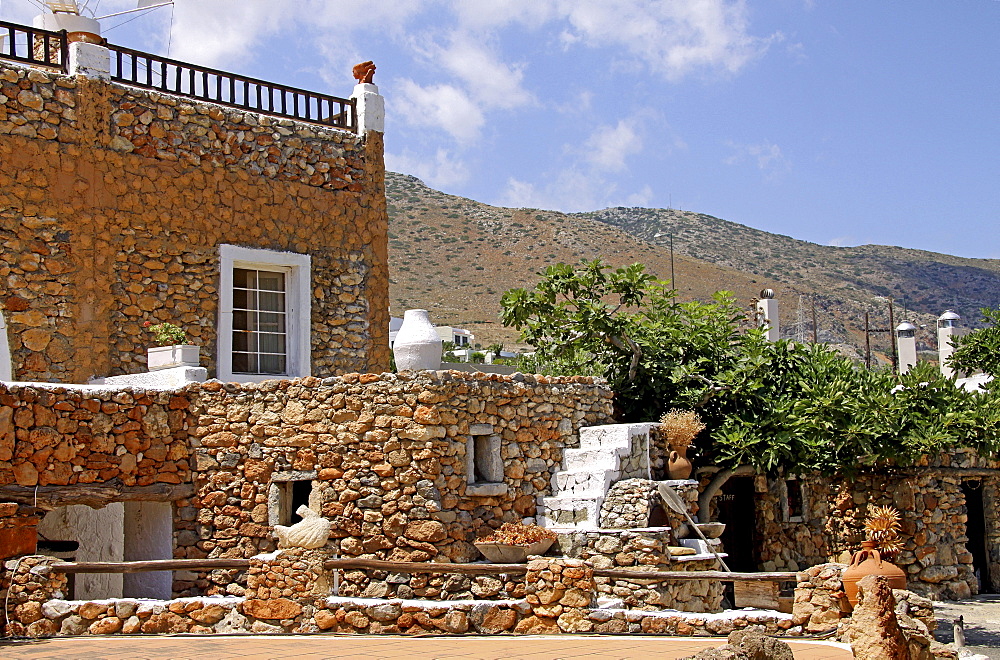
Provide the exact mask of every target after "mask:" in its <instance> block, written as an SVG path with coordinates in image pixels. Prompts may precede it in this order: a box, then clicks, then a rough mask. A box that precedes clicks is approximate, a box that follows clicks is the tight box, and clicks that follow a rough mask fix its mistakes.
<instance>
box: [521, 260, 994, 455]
mask: <svg viewBox="0 0 1000 660" xmlns="http://www.w3.org/2000/svg"><path fill="white" fill-rule="evenodd" d="M502 305H503V316H502V318H503V322H504V324H505V325H509V326H514V327H516V328H519V329H520V330H521V331H522V336H523V338H524V340H525V341H527V342H529V343H531V344H533V345H534V346H535V347H536V349H537V351H538V355H537V356H536V358H537V359H538V360H539V361H541V362H548V363H549V364H556V365H559V368H560V369H562V370H563V373H573V372H577V373H579V371H578V370H581V367H590V368H593V367H594V366H595V365H600V366H601V367H603V375H604V376H605V377H606V378H607V380H608V383H609V385H610V386H611V388H612V389H613V390H614V391H615V393H616V404H617V406H618V409H619V410H618V416H619V418H620V419H621V420H622V421H651V420H655V419H658V418H659V417H660V415H661V414H662V413H663V412H664V411H666V410H668V409H670V408H675V407H679V408H697V409H698V410H699V413H700V414H701V416H702V419H703V420H704V421H706V422H707V424H708V429H707V432H706V433H703V434H702V436H700V437H707V438H708V439H709V442H708V443H707V444H705V443H699V445H700V447H699V450H700V451H701V452H702V454H703V455H704V459H706V460H708V461H709V462H711V463H715V464H717V465H720V466H723V467H735V466H738V465H752V466H755V467H757V468H758V469H761V470H765V471H772V472H775V471H779V470H782V469H793V470H801V471H805V470H819V471H822V472H826V473H834V472H844V471H851V470H853V469H858V468H863V467H866V466H874V465H879V464H886V463H889V462H895V463H897V464H900V463H907V462H911V461H913V460H915V459H916V458H918V457H919V456H921V455H923V454H926V453H934V452H938V451H942V450H946V449H949V448H954V447H959V446H969V447H973V448H976V449H978V450H980V451H982V452H984V453H987V454H990V453H993V452H995V451H996V450H997V448H998V447H997V443H998V437H1000V422H998V413H997V410H998V408H1000V406H997V405H995V404H996V401H995V400H993V399H991V398H989V397H985V396H983V395H977V394H973V393H969V392H966V391H964V390H961V389H959V388H956V387H955V386H954V383H953V381H950V380H948V379H945V378H942V377H941V375H940V373H939V372H938V371H937V370H935V369H933V368H932V367H930V366H929V365H926V364H922V365H917V366H916V367H914V368H913V369H911V370H910V372H909V373H908V374H906V375H904V376H902V377H900V376H898V375H897V374H895V373H894V372H891V371H888V370H871V369H866V368H864V367H863V366H861V365H859V364H857V363H855V362H853V361H852V360H849V359H848V358H846V357H844V356H842V355H840V354H839V353H837V352H835V351H834V350H832V349H830V348H828V347H826V346H825V345H821V344H805V343H797V342H790V341H785V340H782V341H778V342H773V343H772V342H769V341H767V340H766V339H765V337H764V334H763V333H762V332H761V331H760V330H758V329H756V328H747V327H745V326H746V324H745V315H744V314H742V313H741V312H740V310H739V309H738V308H737V307H736V305H735V303H734V302H733V299H732V297H731V296H730V295H729V294H725V293H721V294H716V296H715V298H714V299H713V301H711V302H708V303H702V302H686V303H679V302H677V300H676V297H675V295H674V291H672V290H670V289H669V288H668V287H667V286H666V285H665V283H663V282H659V281H657V280H656V279H655V278H653V277H652V276H650V275H649V274H647V273H646V272H645V270H644V268H643V267H642V266H641V265H639V264H636V265H633V266H628V267H624V268H618V269H615V270H610V269H609V267H608V266H606V265H605V264H603V263H601V262H600V261H592V262H583V263H581V264H580V265H579V266H578V267H576V268H574V267H571V266H568V265H566V264H557V265H555V266H550V267H549V268H547V269H546V271H545V272H544V273H543V274H542V280H541V281H540V282H539V283H538V284H537V285H536V286H535V287H534V288H533V289H530V290H527V289H513V290H511V291H508V292H507V293H506V294H505V295H504V296H503V299H502Z"/></svg>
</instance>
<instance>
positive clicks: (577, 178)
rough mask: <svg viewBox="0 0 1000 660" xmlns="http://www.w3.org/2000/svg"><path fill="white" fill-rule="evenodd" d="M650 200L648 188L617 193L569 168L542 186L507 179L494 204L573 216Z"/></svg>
mask: <svg viewBox="0 0 1000 660" xmlns="http://www.w3.org/2000/svg"><path fill="white" fill-rule="evenodd" d="M652 197H653V191H652V189H650V187H649V186H648V185H646V186H643V187H642V189H640V190H639V191H636V192H632V193H624V192H619V189H618V185H617V184H616V183H614V182H613V181H611V180H610V179H608V178H607V177H605V176H602V175H601V174H600V173H597V172H593V171H589V170H586V169H578V168H576V167H569V168H567V169H564V170H561V171H559V172H557V173H555V175H554V176H550V177H548V181H547V182H546V183H544V184H543V185H536V184H534V183H529V182H527V181H522V180H520V179H515V178H513V177H511V178H509V179H508V180H507V188H506V190H504V192H503V193H502V195H501V197H500V200H499V201H498V202H497V203H498V204H500V205H502V206H512V207H516V208H520V207H527V208H537V209H547V210H553V211H563V212H564V213H574V212H578V211H593V210H595V209H600V208H605V207H608V206H644V205H646V204H648V203H649V200H650V199H652Z"/></svg>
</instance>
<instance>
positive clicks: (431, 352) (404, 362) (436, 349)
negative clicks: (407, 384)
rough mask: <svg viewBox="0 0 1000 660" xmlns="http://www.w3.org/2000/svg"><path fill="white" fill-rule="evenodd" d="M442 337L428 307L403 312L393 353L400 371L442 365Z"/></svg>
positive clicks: (435, 367) (433, 367)
mask: <svg viewBox="0 0 1000 660" xmlns="http://www.w3.org/2000/svg"><path fill="white" fill-rule="evenodd" d="M442 343H443V342H442V341H441V337H440V336H439V335H438V333H437V330H435V329H434V324H433V323H431V319H430V316H428V314H427V310H426V309H408V310H406V311H405V312H404V313H403V325H401V326H400V327H399V332H398V333H397V334H396V341H395V342H394V343H393V345H392V355H393V357H394V358H395V359H396V369H397V370H399V371H420V370H423V369H437V368H439V367H440V366H441V346H442Z"/></svg>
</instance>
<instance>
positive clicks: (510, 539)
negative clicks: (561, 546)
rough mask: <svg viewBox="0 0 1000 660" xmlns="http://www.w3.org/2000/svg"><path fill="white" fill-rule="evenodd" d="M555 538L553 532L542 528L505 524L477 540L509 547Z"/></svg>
mask: <svg viewBox="0 0 1000 660" xmlns="http://www.w3.org/2000/svg"><path fill="white" fill-rule="evenodd" d="M557 538H559V537H558V536H556V533H555V532H553V531H552V530H549V529H545V528H544V527H539V526H538V525H523V524H521V523H509V522H506V523H504V524H503V525H500V529H498V530H496V531H494V532H493V533H492V534H490V535H489V536H487V537H485V538H481V539H479V541H482V542H484V543H506V544H509V545H531V544H532V543H537V542H538V541H547V540H553V541H554V540H556V539H557Z"/></svg>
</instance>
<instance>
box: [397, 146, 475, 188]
mask: <svg viewBox="0 0 1000 660" xmlns="http://www.w3.org/2000/svg"><path fill="white" fill-rule="evenodd" d="M385 167H386V169H387V170H389V171H390V172H403V173H405V174H412V175H413V176H415V177H417V178H418V179H421V180H422V181H424V182H425V183H427V184H429V185H431V186H435V187H438V188H443V187H448V186H454V185H458V184H461V183H465V182H466V181H467V180H468V178H469V170H468V168H467V167H466V165H465V162H464V161H462V160H461V158H459V157H457V156H456V155H455V154H454V153H452V152H450V151H448V150H446V149H438V150H437V153H436V154H435V155H434V157H433V159H428V158H426V157H424V156H421V155H417V154H414V153H412V152H410V151H404V152H403V153H401V154H393V153H387V154H386V155H385Z"/></svg>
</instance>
